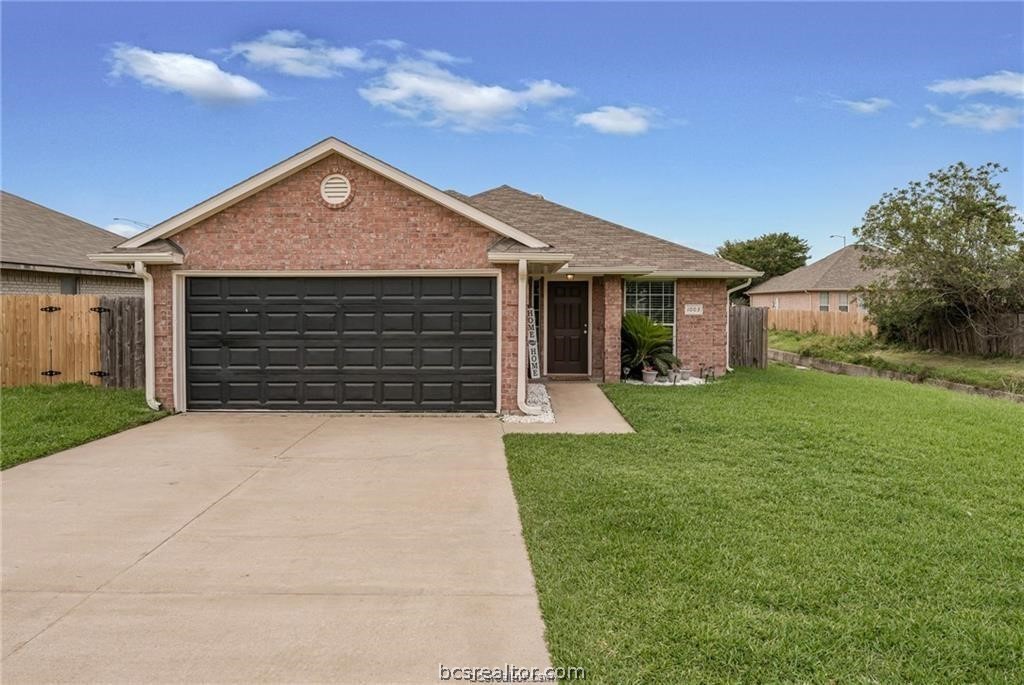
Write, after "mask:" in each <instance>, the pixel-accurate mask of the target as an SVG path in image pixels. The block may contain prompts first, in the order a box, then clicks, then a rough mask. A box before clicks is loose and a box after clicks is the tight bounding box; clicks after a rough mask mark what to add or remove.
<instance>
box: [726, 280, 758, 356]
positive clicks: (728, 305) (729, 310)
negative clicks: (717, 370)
mask: <svg viewBox="0 0 1024 685" xmlns="http://www.w3.org/2000/svg"><path fill="white" fill-rule="evenodd" d="M752 280H754V279H752V278H748V279H747V280H745V281H743V282H742V283H740V284H739V285H738V286H736V287H735V288H729V289H728V290H726V291H725V371H726V373H728V372H729V371H732V367H731V366H729V315H730V314H731V313H732V294H733V293H734V292H736V291H737V290H743V289H744V288H746V287H747V286H748V285H750V282H751V281H752Z"/></svg>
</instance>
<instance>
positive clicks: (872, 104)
mask: <svg viewBox="0 0 1024 685" xmlns="http://www.w3.org/2000/svg"><path fill="white" fill-rule="evenodd" d="M835 103H836V104H839V105H842V106H843V107H846V108H847V109H848V110H850V111H851V112H856V113H857V114H878V113H879V112H881V111H882V110H883V109H886V108H888V107H892V105H893V102H892V100H887V99H885V98H868V99H866V100H842V99H838V98H837V99H836V100H835Z"/></svg>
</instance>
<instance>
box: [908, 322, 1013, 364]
mask: <svg viewBox="0 0 1024 685" xmlns="http://www.w3.org/2000/svg"><path fill="white" fill-rule="evenodd" d="M1000 328H1001V329H1002V331H1003V332H1004V333H1005V335H1000V336H997V337H995V336H994V337H983V336H981V335H979V334H978V333H977V332H976V331H975V330H973V329H971V328H969V327H967V326H959V327H954V326H950V325H946V326H937V327H935V328H934V329H932V330H930V331H926V332H924V333H922V334H920V335H918V336H917V337H916V338H914V339H913V340H911V343H913V344H914V345H916V346H918V347H920V348H923V349H926V350H938V351H940V352H951V353H953V354H1005V355H1010V356H1011V357H1024V312H1022V313H1019V314H1007V315H1006V316H1004V317H1003V320H1002V324H1001V326H1000Z"/></svg>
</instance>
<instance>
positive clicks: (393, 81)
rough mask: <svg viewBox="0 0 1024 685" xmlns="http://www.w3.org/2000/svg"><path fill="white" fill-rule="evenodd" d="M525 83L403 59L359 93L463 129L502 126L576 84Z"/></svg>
mask: <svg viewBox="0 0 1024 685" xmlns="http://www.w3.org/2000/svg"><path fill="white" fill-rule="evenodd" d="M525 85H526V87H525V88H522V89H520V90H512V89H509V88H505V87H504V86H494V85H483V84H480V83H477V82H476V81H473V80H471V79H468V78H465V77H462V76H457V75H456V74H453V73H452V72H450V71H448V70H447V69H444V68H442V67H439V66H438V65H436V64H434V63H431V62H426V61H423V60H408V59H405V60H399V61H397V62H395V63H393V64H391V65H389V66H388V68H387V70H386V71H385V72H384V74H383V75H381V76H380V77H379V78H376V79H374V80H373V81H371V82H370V84H369V85H367V86H366V87H364V88H360V89H359V94H360V95H361V96H362V97H363V99H365V100H366V101H367V102H369V103H370V104H372V105H374V106H377V107H384V108H386V109H388V110H391V111H393V112H395V113H397V114H400V115H402V116H404V117H408V118H410V119H415V120H418V121H422V122H424V123H427V124H429V125H433V126H444V125H450V126H452V127H453V128H455V129H456V130H460V131H476V130H487V129H494V128H499V127H501V126H502V125H503V124H504V123H506V122H507V121H508V120H509V119H510V118H512V117H514V116H515V115H516V114H517V113H518V112H520V111H522V110H525V109H527V108H528V107H530V106H531V105H536V106H540V107H543V106H546V105H550V104H551V103H553V102H555V101H557V100H559V99H562V98H565V97H569V96H570V95H572V94H573V92H574V91H573V89H572V88H567V87H565V86H562V85H560V84H558V83H554V82H552V81H548V80H543V81H531V82H527V83H526V84H525Z"/></svg>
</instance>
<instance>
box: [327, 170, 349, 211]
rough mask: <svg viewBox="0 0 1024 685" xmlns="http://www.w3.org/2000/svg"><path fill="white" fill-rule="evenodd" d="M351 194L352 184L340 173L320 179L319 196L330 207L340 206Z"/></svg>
mask: <svg viewBox="0 0 1024 685" xmlns="http://www.w3.org/2000/svg"><path fill="white" fill-rule="evenodd" d="M351 196H352V184H351V183H349V181H348V179H347V178H346V177H344V176H342V175H341V174H331V175H330V176H326V177H325V178H324V180H322V181H320V197H322V198H323V200H324V202H326V203H327V204H328V205H330V206H331V207H340V206H342V205H343V204H345V203H346V202H348V199H349V197H351Z"/></svg>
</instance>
